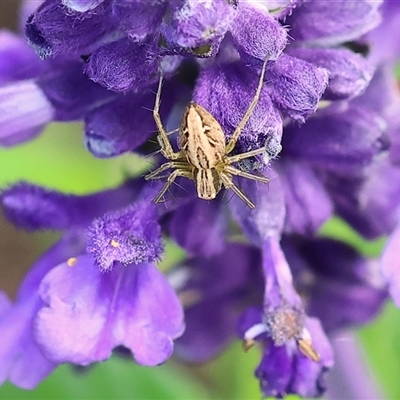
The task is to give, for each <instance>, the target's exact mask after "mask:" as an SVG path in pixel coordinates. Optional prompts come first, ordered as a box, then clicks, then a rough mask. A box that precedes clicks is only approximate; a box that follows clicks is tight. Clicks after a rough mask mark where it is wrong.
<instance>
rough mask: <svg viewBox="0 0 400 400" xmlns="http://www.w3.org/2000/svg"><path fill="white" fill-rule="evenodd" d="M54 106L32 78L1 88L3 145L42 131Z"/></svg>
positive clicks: (1, 139)
mask: <svg viewBox="0 0 400 400" xmlns="http://www.w3.org/2000/svg"><path fill="white" fill-rule="evenodd" d="M54 113H55V110H54V108H53V106H52V105H51V103H50V102H49V100H48V99H47V98H46V96H45V95H44V93H43V91H42V90H41V89H40V88H39V87H38V85H37V84H36V83H35V82H34V81H32V80H25V81H19V82H15V83H12V84H9V85H7V86H3V87H1V88H0V125H1V131H0V145H3V146H12V145H15V144H18V143H20V142H22V141H25V140H29V139H31V138H32V137H34V136H36V135H37V134H39V133H40V131H41V130H42V129H43V128H44V126H45V125H46V124H47V123H49V122H50V121H51V120H52V119H53V117H54Z"/></svg>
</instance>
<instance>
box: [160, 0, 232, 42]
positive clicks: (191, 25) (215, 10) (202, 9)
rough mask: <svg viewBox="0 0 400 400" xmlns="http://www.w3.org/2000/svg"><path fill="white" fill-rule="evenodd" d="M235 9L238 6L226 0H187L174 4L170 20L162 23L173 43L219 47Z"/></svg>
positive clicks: (168, 38) (164, 30) (168, 39)
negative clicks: (178, 5) (175, 5)
mask: <svg viewBox="0 0 400 400" xmlns="http://www.w3.org/2000/svg"><path fill="white" fill-rule="evenodd" d="M236 13H237V10H236V7H235V6H234V5H232V4H231V3H230V2H227V1H225V0H214V1H212V2H203V1H198V0H184V2H183V4H182V6H181V7H179V8H175V10H174V12H173V13H172V15H171V17H170V20H169V21H168V22H167V23H164V24H163V26H162V28H161V33H162V35H163V36H164V38H165V40H166V42H167V44H168V45H169V46H172V47H175V46H178V47H182V48H189V49H196V48H201V47H203V46H204V47H216V46H218V45H219V43H220V41H221V39H222V38H223V37H224V35H225V33H226V32H227V31H228V29H229V27H230V25H231V23H232V21H233V19H234V18H235V16H236Z"/></svg>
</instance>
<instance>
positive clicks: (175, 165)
mask: <svg viewBox="0 0 400 400" xmlns="http://www.w3.org/2000/svg"><path fill="white" fill-rule="evenodd" d="M186 167H187V163H186V162H184V161H171V162H166V163H165V164H162V165H161V166H160V167H158V168H157V169H156V170H154V171H153V172H150V173H149V174H147V175H146V176H145V177H144V179H146V181H148V180H150V179H161V178H162V177H163V176H159V175H160V174H161V172H164V171H166V170H167V169H170V168H175V169H185V168H186Z"/></svg>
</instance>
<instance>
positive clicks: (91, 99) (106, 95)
mask: <svg viewBox="0 0 400 400" xmlns="http://www.w3.org/2000/svg"><path fill="white" fill-rule="evenodd" d="M82 69H83V64H82V63H81V62H78V61H65V60H62V61H60V62H58V61H57V62H54V65H53V69H52V71H51V72H50V73H48V74H43V75H42V76H40V78H39V79H38V85H39V86H40V88H41V89H42V90H43V92H44V94H45V95H46V97H47V98H48V100H49V101H50V102H51V104H52V105H53V107H54V108H55V119H56V120H58V121H74V120H77V119H82V118H83V117H84V115H85V114H86V113H87V112H89V111H90V110H92V109H94V108H95V107H98V106H99V105H101V104H103V103H105V102H108V101H110V100H112V99H113V98H114V97H115V95H114V93H112V92H110V91H108V90H106V89H105V88H103V87H102V86H100V85H97V84H95V83H93V82H92V81H91V80H90V79H88V77H87V76H86V75H85V74H84V73H83V72H82Z"/></svg>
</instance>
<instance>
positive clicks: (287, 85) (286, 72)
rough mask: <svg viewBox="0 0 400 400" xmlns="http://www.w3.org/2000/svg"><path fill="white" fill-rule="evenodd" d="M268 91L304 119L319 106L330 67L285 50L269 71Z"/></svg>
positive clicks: (291, 113) (297, 117) (292, 116)
mask: <svg viewBox="0 0 400 400" xmlns="http://www.w3.org/2000/svg"><path fill="white" fill-rule="evenodd" d="M266 82H268V85H267V93H268V94H269V95H270V96H271V98H272V100H274V101H275V102H276V103H277V104H278V105H279V106H280V107H281V109H282V111H283V112H285V113H287V114H288V115H289V116H290V117H291V118H293V119H295V120H298V121H300V122H304V120H305V119H306V118H307V117H308V116H310V115H311V114H312V113H314V112H315V111H316V110H317V107H318V103H319V100H320V99H321V96H322V94H323V93H324V91H325V89H326V86H327V84H328V71H327V70H326V69H324V68H318V67H316V66H314V65H313V64H311V63H308V62H306V61H303V60H300V59H298V58H295V57H291V56H288V55H287V54H282V56H281V57H279V59H278V60H277V61H276V62H275V63H274V64H273V65H272V66H271V67H270V69H269V70H267V72H266Z"/></svg>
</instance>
